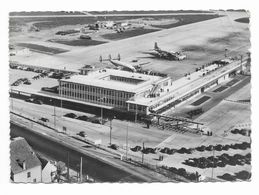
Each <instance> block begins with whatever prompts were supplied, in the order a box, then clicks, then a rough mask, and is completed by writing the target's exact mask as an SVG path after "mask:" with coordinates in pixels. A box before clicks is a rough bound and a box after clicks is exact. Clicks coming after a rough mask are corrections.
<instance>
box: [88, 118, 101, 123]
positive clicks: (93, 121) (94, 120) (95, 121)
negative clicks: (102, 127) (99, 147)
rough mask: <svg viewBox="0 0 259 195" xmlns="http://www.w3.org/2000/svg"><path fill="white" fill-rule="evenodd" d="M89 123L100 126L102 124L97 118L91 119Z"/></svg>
mask: <svg viewBox="0 0 259 195" xmlns="http://www.w3.org/2000/svg"><path fill="white" fill-rule="evenodd" d="M90 121H91V123H95V124H102V122H101V120H100V119H99V118H91V119H90Z"/></svg>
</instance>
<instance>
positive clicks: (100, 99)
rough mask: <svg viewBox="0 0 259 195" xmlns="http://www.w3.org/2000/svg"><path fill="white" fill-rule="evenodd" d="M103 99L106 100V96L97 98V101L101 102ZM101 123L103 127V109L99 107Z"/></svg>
mask: <svg viewBox="0 0 259 195" xmlns="http://www.w3.org/2000/svg"><path fill="white" fill-rule="evenodd" d="M105 98H106V96H104V97H102V98H99V99H98V101H99V102H102V101H103V100H104V99H105ZM101 123H102V125H103V107H101Z"/></svg>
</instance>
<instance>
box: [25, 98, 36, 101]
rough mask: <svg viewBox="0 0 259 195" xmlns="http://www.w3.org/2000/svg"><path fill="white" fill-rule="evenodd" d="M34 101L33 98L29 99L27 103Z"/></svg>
mask: <svg viewBox="0 0 259 195" xmlns="http://www.w3.org/2000/svg"><path fill="white" fill-rule="evenodd" d="M33 101H34V99H33V98H28V99H26V100H25V102H33Z"/></svg>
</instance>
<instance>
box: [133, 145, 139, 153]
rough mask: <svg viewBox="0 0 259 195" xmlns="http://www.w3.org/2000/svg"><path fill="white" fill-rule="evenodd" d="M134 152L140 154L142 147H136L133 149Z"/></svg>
mask: <svg viewBox="0 0 259 195" xmlns="http://www.w3.org/2000/svg"><path fill="white" fill-rule="evenodd" d="M131 150H132V151H133V152H138V151H140V150H141V146H135V147H134V148H131Z"/></svg>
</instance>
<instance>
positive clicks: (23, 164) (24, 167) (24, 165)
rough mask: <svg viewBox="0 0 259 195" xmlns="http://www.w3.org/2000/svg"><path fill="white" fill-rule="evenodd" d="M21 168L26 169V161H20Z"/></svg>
mask: <svg viewBox="0 0 259 195" xmlns="http://www.w3.org/2000/svg"><path fill="white" fill-rule="evenodd" d="M22 169H23V170H26V162H25V161H23V162H22Z"/></svg>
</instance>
